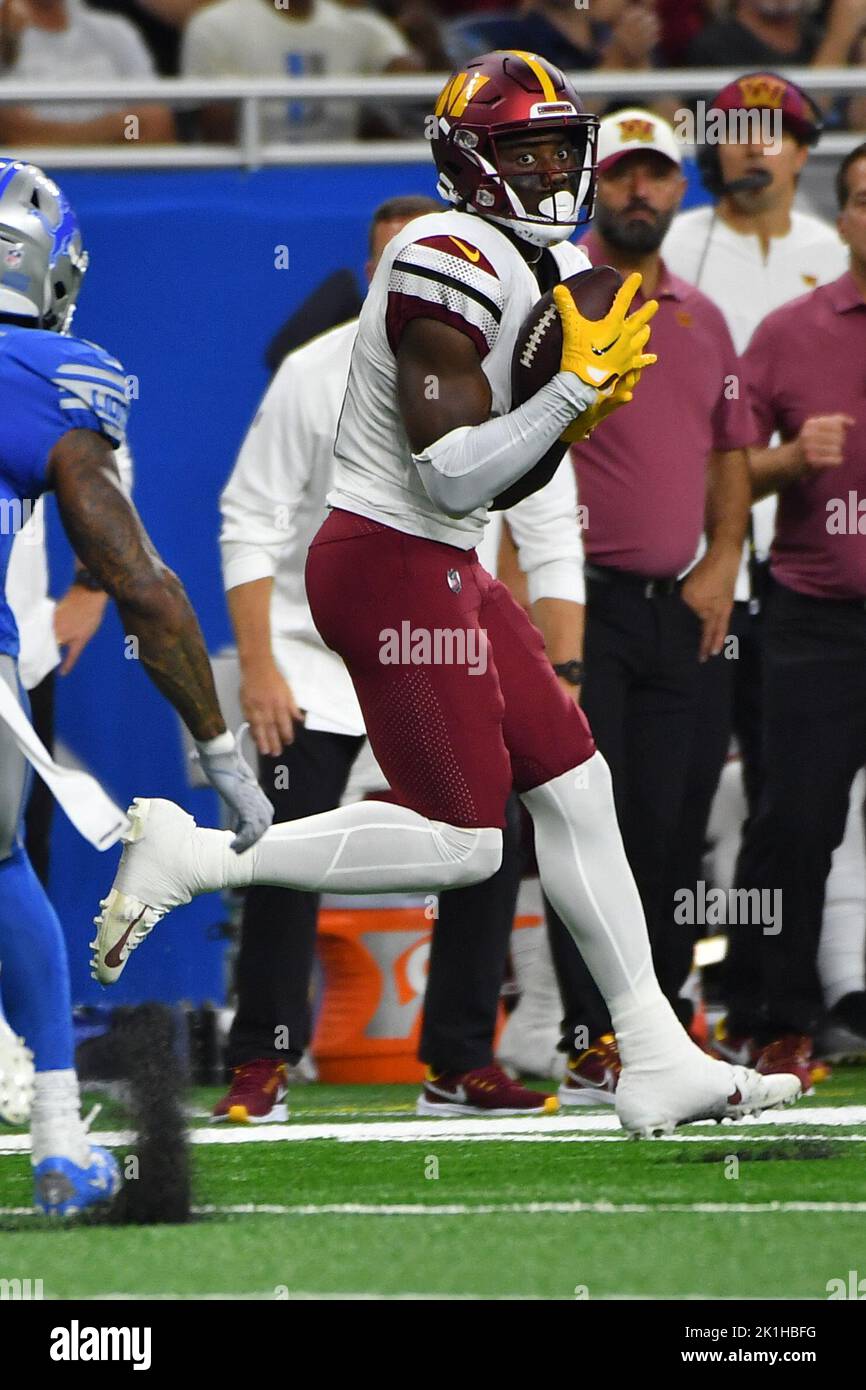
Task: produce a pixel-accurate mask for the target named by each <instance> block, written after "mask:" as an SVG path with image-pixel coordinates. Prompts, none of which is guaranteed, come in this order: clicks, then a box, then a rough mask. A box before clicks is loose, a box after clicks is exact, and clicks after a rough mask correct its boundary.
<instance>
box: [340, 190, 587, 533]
mask: <svg viewBox="0 0 866 1390" xmlns="http://www.w3.org/2000/svg"><path fill="white" fill-rule="evenodd" d="M552 253H553V255H554V257H555V259H556V263H557V267H558V270H559V273H560V276H561V278H562V279H565V278H567V277H568V276H569V275H575V274H577V272H578V271H581V270H586V269H588V268H589V264H590V263H589V260H588V259H587V256H586V253H585V252H584V251H582V250H581V249H580V248H579V247H577V246H573V245H572V244H571V243H570V242H565V243H563V244H561V245H559V246H556V247H553V248H552ZM540 298H541V290H540V288H539V285H538V282H537V280H536V278H535V276H534V275H533V273H532V271H531V269H530V268H529V266H528V264H527V263H526V261H525V260H524V259H523V257H522V256H521V254H520V252H519V251H518V249H517V247H516V246H515V245H514V244H513V242H512V241H511V240H510V239H509V238H508V237H507V236H505V235H504V234H503V233H502V232H501V231H500V230H499V228H498V227H496V226H494V224H493V223H491V222H485V221H484V220H483V219H482V218H480V217H477V216H475V215H474V214H472V213H465V212H455V211H447V212H436V213H431V214H430V215H429V216H427V217H419V218H415V219H414V220H413V221H412V222H410V223H409V224H408V225H407V226H406V227H404V228H403V229H402V231H400V232H398V233H397V235H396V236H395V237H394V238H393V240H392V241H391V242H390V243H389V245H388V247H387V249H386V251H385V254H384V255H383V257H382V259H381V261H380V262H379V265H378V267H377V270H376V274H375V276H374V277H373V281H372V284H371V285H370V291H369V294H368V295H367V299H366V301H365V303H364V307H363V309H362V310H361V317H360V323H359V328H358V336H357V338H356V340H355V347H354V351H353V353H352V363H351V367H350V370H349V381H348V385H347V388H346V397H345V400H344V402H343V410H342V414H341V416H340V425H339V429H338V431H337V440H336V445H335V454H336V457H337V465H336V469H335V473H334V486H333V489H332V490H331V492H330V493H329V495H328V503H329V505H330V506H332V507H340V508H342V509H343V510H345V511H349V512H356V513H358V514H359V515H360V516H366V517H370V518H371V519H372V520H374V521H381V522H384V523H385V525H387V526H391V527H393V528H394V530H396V531H405V532H408V533H409V534H410V535H413V536H425V537H427V538H428V539H430V540H436V541H443V542H444V543H445V544H446V545H456V546H459V547H460V549H462V550H471V549H472V548H473V546H474V545H475V544H476V543H477V541H478V540H479V539H480V537H481V536H482V534H483V531H484V526H485V523H486V521H487V515H488V513H487V508H485V507H479V508H478V509H477V510H476V511H474V512H471V513H470V514H469V515H468V516H465V517H459V518H456V519H455V518H452V517H448V516H446V515H445V514H444V513H443V512H441V511H440V510H439V508H438V507H437V506H436V505H435V503H433V502H431V500H430V498H429V497H428V496H427V493H426V492H425V490H424V485H423V483H422V482H421V479H420V477H419V474H418V470H417V469H416V467H415V464H414V463H413V462H412V452H411V449H410V446H409V441H408V439H407V438H406V432H405V430H404V428H403V422H402V419H401V417H400V411H399V407H398V404H397V359H396V352H397V348H398V346H399V343H400V337H401V334H402V332H403V330H404V328H405V327H406V324H407V323H409V322H410V321H411V320H412V319H413V318H435V319H439V320H440V321H441V322H443V323H448V324H451V325H452V326H453V327H455V328H457V329H459V330H460V331H461V332H462V333H465V334H466V335H467V336H468V337H470V338H471V339H472V341H473V343H474V344H475V346H476V347H477V349H478V353H479V356H480V358H481V366H482V370H483V371H484V374H485V376H486V377H487V379H488V381H489V382H490V389H491V395H492V406H491V411H492V414H494V415H505V414H507V413H508V411H509V410H510V409H511V357H512V352H513V349H514V343H515V340H516V337H517V332H518V329H519V328H520V326H521V324H522V323H523V320H524V319H525V317H526V315H527V313H528V312H529V310H530V309H531V307H532V305H533V304H534V303H535V302H536V300H538V299H540ZM429 390H430V391H431V393H433V392H435V391H437V390H438V383H437V381H436V378H435V376H431V377H430V381H429ZM491 500H492V499H491Z"/></svg>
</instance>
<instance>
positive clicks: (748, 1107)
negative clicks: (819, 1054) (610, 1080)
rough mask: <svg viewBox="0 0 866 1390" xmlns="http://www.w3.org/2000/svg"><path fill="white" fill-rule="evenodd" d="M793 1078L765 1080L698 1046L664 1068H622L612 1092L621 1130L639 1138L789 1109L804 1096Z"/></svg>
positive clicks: (779, 1075) (781, 1075) (782, 1074)
mask: <svg viewBox="0 0 866 1390" xmlns="http://www.w3.org/2000/svg"><path fill="white" fill-rule="evenodd" d="M802 1090H803V1088H802V1085H801V1083H800V1079H799V1077H797V1076H793V1075H791V1074H790V1073H788V1072H780V1073H777V1074H775V1075H773V1076H763V1075H762V1074H761V1073H760V1072H756V1071H753V1070H752V1069H751V1068H750V1067H738V1066H732V1065H731V1064H730V1063H729V1062H721V1061H719V1060H718V1059H717V1058H714V1057H708V1056H706V1055H705V1054H704V1053H702V1052H700V1051H699V1050H698V1049H697V1048H695V1050H694V1054H693V1055H692V1056H689V1055H686V1056H685V1057H684V1058H683V1059H682V1060H681V1061H677V1060H675V1059H674V1060H672V1061H671V1063H670V1064H669V1065H667V1066H665V1067H664V1068H663V1069H662V1068H660V1067H658V1066H655V1067H653V1068H652V1069H649V1068H648V1069H646V1070H644V1069H642V1068H641V1066H640V1065H639V1064H637V1065H633V1066H631V1067H625V1066H624V1067H623V1069H622V1072H621V1073H620V1078H619V1084H618V1086H617V1089H616V1112H617V1115H618V1116H619V1122H620V1124H621V1125H622V1127H623V1129H624V1130H626V1131H627V1132H628V1133H629V1134H632V1135H634V1136H635V1137H636V1138H640V1139H653V1138H656V1137H658V1136H659V1135H663V1134H672V1133H673V1131H674V1130H675V1129H676V1127H677V1126H678V1125H687V1124H692V1123H694V1121H696V1120H741V1119H742V1118H743V1116H744V1115H759V1114H760V1113H761V1111H762V1110H778V1109H781V1107H782V1106H785V1105H793V1104H794V1101H795V1100H798V1099H799V1097H800V1095H801V1094H802Z"/></svg>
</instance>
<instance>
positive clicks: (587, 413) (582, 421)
mask: <svg viewBox="0 0 866 1390" xmlns="http://www.w3.org/2000/svg"><path fill="white" fill-rule="evenodd" d="M639 381H640V368H639V367H636V368H635V370H634V371H633V372H626V374H625V376H621V377H620V378H619V380H618V381H617V383H616V386H615V387H614V389H613V393H612V394H611V395H610V396H603V397H602V398H601V399H600V400H598V401H596V403H595V405H592V406H590V407H589V409H588V410H584V412H583V414H582V415H578V417H577V419H576V420H575V421H574V423H573V424H571V425H569V427H568V429H567V430H564V431H563V432H562V434H561V435H560V436H559V438H560V439H561V441H562V443H563V444H579V443H580V441H581V440H582V439H588V438H589V436H590V434H591V433H592V431H593V430H594V429H595V428H596V426H597V425H600V424H601V422H602V420H604V419H605V418H606V417H607V416H608V415H611V414H612V413H613V411H615V410H618V409H619V407H620V406H621V405H625V404H626V402H627V401H630V400H631V398H632V396H633V395H634V388H635V387H636V386H637V384H638V382H639Z"/></svg>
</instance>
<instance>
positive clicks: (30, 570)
mask: <svg viewBox="0 0 866 1390" xmlns="http://www.w3.org/2000/svg"><path fill="white" fill-rule="evenodd" d="M114 461H115V463H116V464H117V471H118V472H119V474H120V481H121V484H122V485H123V490H124V492H125V493H126V495H127V496H128V497H131V496H132V478H133V463H132V455H131V453H130V451H129V446H128V445H127V444H121V446H120V448H119V449H116V450H115V454H114ZM6 596H7V598H8V600H9V607H10V608H11V609H12V612H13V613H14V615H15V624H16V626H17V628H18V638H19V641H20V644H21V647H20V652H19V655H18V674H19V676H20V678H21V684H22V685H23V686H24V689H25V690H33V689H35V687H36V686H37V685H39V683H40V681H43V680H44V679H45V677H46V676H47V675H48V673H49V671H53V670H54V668H55V666H59V665H60V648H59V647H58V645H57V638H56V637H55V635H54V610H55V609H56V607H57V603H56V602H55V600H54V599H53V598H51V596H50V594H49V592H48V554H47V552H46V548H45V499H44V497H40V498H39V499H38V501H37V502H36V504H35V506H34V508H33V511H32V513H31V515H30V517H29V518H28V520H27V524H26V526H22V528H21V531H20V532H19V534H18V535H17V536H16V537H15V543H14V545H13V546H12V553H11V555H10V556H9V568H8V570H7V571H6Z"/></svg>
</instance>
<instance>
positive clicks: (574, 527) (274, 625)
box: [220, 320, 584, 734]
mask: <svg viewBox="0 0 866 1390" xmlns="http://www.w3.org/2000/svg"><path fill="white" fill-rule="evenodd" d="M357 326H358V325H357V320H353V321H352V322H350V323H347V324H342V325H341V326H340V327H339V328H333V329H331V330H330V332H328V333H323V334H322V335H321V336H320V337H318V338H315V339H314V340H313V341H312V342H311V343H307V344H305V346H304V347H302V348H299V349H298V350H297V351H296V352H293V353H290V355H289V356H288V357H287V358H286V359H285V361H284V362H283V363H282V365H281V367H280V369H279V371H278V372H277V374H276V376H275V377H274V379H273V381H272V382H271V385H270V386H269V388H268V390H267V392H266V393H265V396H264V399H263V401H262V404H261V407H260V409H259V411H258V414H257V415H256V417H255V419H254V421H253V423H252V425H251V427H250V429H249V431H248V433H247V436H246V439H245V440H244V442H243V444H242V446H241V450H240V453H239V454H238V458H237V462H236V464H235V467H234V470H233V472H232V475H231V477H230V479H229V481H228V483H227V484H226V487H225V489H224V491H223V493H222V497H221V499H220V507H221V510H222V519H223V520H222V532H221V535H220V546H221V551H222V567H223V583H224V585H225V588H226V591H228V590H230V589H233V588H236V587H237V586H238V585H240V584H249V583H251V582H252V581H253V580H256V579H264V578H272V579H273V581H274V586H273V592H272V597H271V610H270V617H271V646H272V651H273V656H274V660H275V662H276V664H277V667H278V668H279V670H280V672H281V674H282V675H283V677H284V678H285V680H287V681H288V683H289V685H291V687H292V690H293V693H294V695H295V699H296V700H297V702H298V705H299V706H300V708H301V709H303V710H306V712H307V718H306V725H307V728H309V729H318V730H326V731H330V732H333V733H345V734H362V733H363V732H364V721H363V716H362V714H361V710H360V707H359V705H358V701H357V697H356V695H355V691H354V687H353V686H352V682H351V680H350V678H349V674H348V672H347V671H346V668H345V666H344V665H343V663H342V661H341V660H340V658H339V657H338V656H337V655H336V653H334V652H332V651H331V650H330V649H329V648H328V647H326V646H325V644H324V642H323V641H322V639H321V637H320V636H319V634H318V632H317V631H316V627H315V624H314V622H313V618H312V614H311V613H310V607H309V604H308V602H307V596H306V591H305V589H304V565H305V562H306V557H307V551H308V549H309V546H310V542H311V541H312V539H313V537H314V536H315V534H316V532H317V531H318V529H319V527H320V526H321V524H322V522H323V521H324V520H325V517H326V515H327V511H328V508H327V506H326V502H325V498H326V496H327V494H328V492H329V490H330V489H331V486H332V482H333V473H334V463H335V460H334V439H335V437H336V432H337V422H338V419H339V415H340V409H341V407H342V403H343V396H344V394H345V390H346V382H347V380H348V376H349V361H350V358H351V354H352V347H353V344H354V341H355V334H356V332H357ZM497 515H499V514H496V513H494V516H497ZM501 515H505V516H507V518H508V521H509V525H510V526H511V530H512V534H513V536H514V540H515V544H516V545H517V549H518V558H519V561H520V565H521V568H522V569H523V570H525V571H526V573H527V576H528V584H529V594H530V598H531V600H532V601H533V602H534V601H535V600H536V599H539V598H543V597H549V598H564V599H571V600H573V601H574V602H576V603H582V602H583V599H584V588H583V549H582V545H581V538H580V530H579V527H578V523H577V502H576V491H575V482H574V474H573V470H572V468H571V465H570V463H569V461H568V458H567V457H566V459H565V460H564V461H563V464H562V465H561V467H560V468H559V469H558V470H557V472H556V475H555V476H554V478H553V480H552V481H551V482H550V483H549V484H548V485H547V487H545V488H543V489H542V490H541V491H540V492H537V493H535V494H534V495H533V496H531V497H527V498H525V499H524V500H523V501H522V502H520V503H518V505H517V506H516V507H512V508H511V509H510V510H509V511H508V512H505V513H502V514H501ZM491 532H493V534H489V533H491ZM498 533H499V527H498V525H497V527H496V530H495V531H494V527H493V526H491V527H489V528H488V536H487V537H485V543H484V546H483V552H482V551H480V552H479V553H480V556H481V560H482V563H485V564H486V567H487V568H488V569H490V570H494V571H495V565H496V550H497V548H498Z"/></svg>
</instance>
